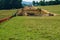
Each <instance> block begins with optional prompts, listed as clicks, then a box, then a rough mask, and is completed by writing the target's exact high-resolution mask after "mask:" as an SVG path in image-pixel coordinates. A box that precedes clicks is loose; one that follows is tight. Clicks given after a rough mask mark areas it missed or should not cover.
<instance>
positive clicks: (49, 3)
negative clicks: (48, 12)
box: [32, 0, 60, 6]
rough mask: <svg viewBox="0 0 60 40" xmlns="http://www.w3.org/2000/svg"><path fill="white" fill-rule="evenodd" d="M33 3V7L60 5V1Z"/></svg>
mask: <svg viewBox="0 0 60 40" xmlns="http://www.w3.org/2000/svg"><path fill="white" fill-rule="evenodd" d="M32 3H33V5H34V6H39V5H41V6H45V5H59V4H60V0H55V1H52V0H50V1H45V0H43V1H42V0H41V1H39V2H38V1H37V2H35V1H33V2H32Z"/></svg>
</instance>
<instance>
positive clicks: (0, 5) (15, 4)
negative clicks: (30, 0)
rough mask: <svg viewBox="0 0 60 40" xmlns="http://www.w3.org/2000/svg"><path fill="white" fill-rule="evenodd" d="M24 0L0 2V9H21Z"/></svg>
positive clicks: (1, 0) (4, 0)
mask: <svg viewBox="0 0 60 40" xmlns="http://www.w3.org/2000/svg"><path fill="white" fill-rule="evenodd" d="M21 2H22V0H0V9H13V8H21V7H22V4H21Z"/></svg>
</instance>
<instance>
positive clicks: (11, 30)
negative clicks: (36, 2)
mask: <svg viewBox="0 0 60 40" xmlns="http://www.w3.org/2000/svg"><path fill="white" fill-rule="evenodd" d="M58 7H59V5H58ZM58 7H57V6H56V8H55V6H44V7H40V8H44V9H47V10H49V11H51V12H54V13H58V14H59V13H60V9H59V8H60V7H59V8H58ZM54 9H56V11H55V10H54ZM14 12H15V11H13V13H14ZM4 13H5V12H4ZM7 13H9V12H7ZM0 40H60V16H50V17H40V16H39V17H35V16H17V17H14V18H12V19H10V20H7V21H6V22H4V23H0Z"/></svg>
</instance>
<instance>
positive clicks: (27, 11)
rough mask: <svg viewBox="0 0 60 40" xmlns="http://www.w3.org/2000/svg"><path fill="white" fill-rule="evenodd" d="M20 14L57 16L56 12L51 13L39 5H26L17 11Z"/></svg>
mask: <svg viewBox="0 0 60 40" xmlns="http://www.w3.org/2000/svg"><path fill="white" fill-rule="evenodd" d="M17 15H18V16H56V14H54V13H50V12H48V11H47V10H44V9H40V8H37V7H24V8H21V9H19V10H18V11H17Z"/></svg>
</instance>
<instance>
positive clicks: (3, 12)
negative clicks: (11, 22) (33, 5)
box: [0, 10, 16, 19]
mask: <svg viewBox="0 0 60 40" xmlns="http://www.w3.org/2000/svg"><path fill="white" fill-rule="evenodd" d="M15 12H16V10H0V19H1V18H5V17H8V16H11V15H13V14H14V13H15Z"/></svg>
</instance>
